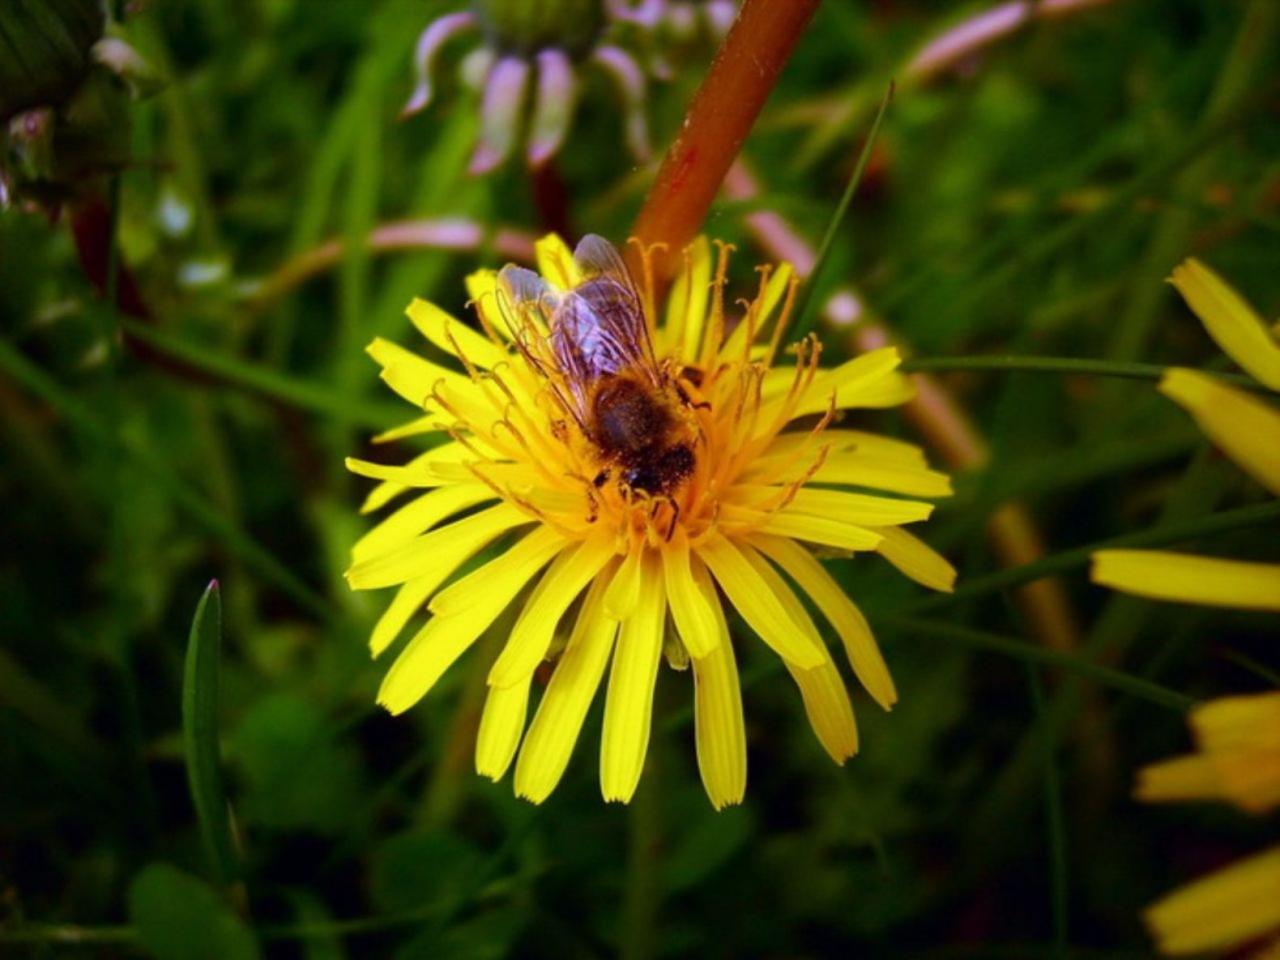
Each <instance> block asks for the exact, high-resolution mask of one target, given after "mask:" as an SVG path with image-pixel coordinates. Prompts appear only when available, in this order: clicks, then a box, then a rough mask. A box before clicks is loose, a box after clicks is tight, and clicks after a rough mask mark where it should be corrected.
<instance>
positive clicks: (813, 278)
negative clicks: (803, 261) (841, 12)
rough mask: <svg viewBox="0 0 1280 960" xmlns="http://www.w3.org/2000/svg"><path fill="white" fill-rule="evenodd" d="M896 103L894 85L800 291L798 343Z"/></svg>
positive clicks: (887, 92)
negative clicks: (892, 103)
mask: <svg viewBox="0 0 1280 960" xmlns="http://www.w3.org/2000/svg"><path fill="white" fill-rule="evenodd" d="M892 99H893V84H892V83H890V84H889V87H888V89H887V90H885V92H884V99H883V100H881V101H880V109H879V110H878V111H877V112H876V118H875V120H874V121H873V122H872V124H871V132H870V133H868V134H867V141H866V143H864V144H863V145H862V153H860V154H859V155H858V163H857V165H856V166H854V168H853V175H852V176H851V177H849V182H848V183H847V184H845V187H844V193H843V194H842V195H841V197H840V202H839V203H838V204H836V209H835V212H834V213H833V214H832V215H831V219H830V220H829V221H828V222H827V229H826V232H825V233H823V235H822V243H821V244H819V246H818V253H817V256H816V257H815V258H814V261H813V271H812V272H811V273H810V274H809V276H808V277H806V278H805V281H804V287H803V289H802V290H801V291H800V300H799V303H797V304H796V308H795V317H796V325H795V327H794V329H793V330H792V334H791V335H792V337H793V338H794V339H798V338H800V337H802V336H804V335H805V334H806V333H808V332H809V329H810V328H811V327H812V326H813V320H814V309H815V308H814V305H813V296H814V293H815V291H816V290H817V289H818V281H819V280H821V279H822V271H823V269H824V268H825V267H826V265H827V260H828V258H829V257H830V256H831V247H832V245H833V244H834V243H835V239H836V233H837V232H838V231H839V229H840V224H842V223H844V218H845V215H846V214H847V213H848V212H849V205H850V204H851V203H853V195H854V194H855V193H856V192H857V190H858V184H859V183H861V182H862V174H863V173H864V172H865V171H866V169H867V163H868V161H870V159H871V150H872V148H873V147H875V144H876V137H877V136H878V135H879V133H880V123H881V122H882V121H883V120H884V115H885V112H886V111H887V110H888V109H889V101H891V100H892Z"/></svg>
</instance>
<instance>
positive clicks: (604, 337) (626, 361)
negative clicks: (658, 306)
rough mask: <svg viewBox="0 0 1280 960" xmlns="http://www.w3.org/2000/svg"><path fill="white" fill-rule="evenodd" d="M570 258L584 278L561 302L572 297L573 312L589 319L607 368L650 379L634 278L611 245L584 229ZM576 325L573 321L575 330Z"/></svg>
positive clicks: (649, 348)
mask: <svg viewBox="0 0 1280 960" xmlns="http://www.w3.org/2000/svg"><path fill="white" fill-rule="evenodd" d="M573 259H574V262H575V263H576V264H577V265H578V269H579V270H581V271H582V275H583V278H584V279H583V282H582V283H581V284H579V286H578V287H577V288H576V289H575V290H574V291H572V292H571V293H570V294H569V295H568V297H567V298H566V306H567V302H568V301H569V300H571V299H573V298H574V297H576V298H577V299H578V301H579V306H578V308H577V309H576V311H575V312H576V313H578V314H579V316H581V315H583V314H588V315H589V316H590V317H591V318H592V321H591V322H592V324H593V325H594V327H595V339H596V340H597V341H598V342H599V343H600V350H601V356H602V359H605V360H606V362H607V363H608V372H610V373H617V372H619V371H621V370H622V369H624V368H627V367H640V368H641V369H642V370H643V371H644V372H645V373H646V374H647V375H648V376H649V377H650V378H651V379H652V380H653V381H654V382H655V383H656V382H657V379H658V363H657V360H656V359H655V357H654V353H653V343H652V341H651V340H650V337H649V324H648V322H647V320H646V318H645V315H644V307H643V305H642V302H641V299H640V294H639V292H638V291H637V290H636V284H635V280H634V279H632V276H631V271H629V270H628V269H627V265H626V264H625V263H624V262H623V260H622V257H621V256H620V255H619V253H618V250H617V248H616V247H614V245H613V244H612V243H610V242H609V241H608V240H606V239H605V238H604V237H601V236H599V235H598V234H594V233H589V234H587V235H586V236H585V237H583V238H582V239H581V240H580V241H579V242H578V245H577V247H575V248H574V251H573ZM562 312H563V311H562ZM582 326H583V324H582V322H581V321H579V329H581V328H582Z"/></svg>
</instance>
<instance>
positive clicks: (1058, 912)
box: [1027, 666, 1067, 960]
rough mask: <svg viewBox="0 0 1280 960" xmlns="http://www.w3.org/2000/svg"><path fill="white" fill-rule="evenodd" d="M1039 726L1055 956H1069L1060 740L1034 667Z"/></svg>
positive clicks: (1061, 959)
mask: <svg viewBox="0 0 1280 960" xmlns="http://www.w3.org/2000/svg"><path fill="white" fill-rule="evenodd" d="M1027 676H1028V679H1029V682H1030V685H1031V700H1032V702H1033V703H1034V705H1035V712H1036V725H1037V726H1038V727H1040V731H1041V741H1042V743H1043V747H1044V811H1045V821H1046V825H1047V827H1048V831H1049V864H1050V907H1051V910H1052V914H1053V945H1054V950H1053V956H1054V958H1055V960H1064V958H1065V957H1066V955H1067V827H1066V820H1065V818H1064V817H1063V812H1062V778H1061V777H1060V776H1059V775H1058V761H1057V737H1056V736H1054V733H1053V731H1051V730H1049V729H1048V727H1047V726H1046V724H1045V723H1044V717H1045V699H1044V684H1043V683H1042V682H1041V680H1040V674H1039V672H1038V671H1037V670H1036V669H1035V668H1034V667H1030V666H1029V667H1028V668H1027Z"/></svg>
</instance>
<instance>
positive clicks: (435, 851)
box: [370, 830, 484, 913]
mask: <svg viewBox="0 0 1280 960" xmlns="http://www.w3.org/2000/svg"><path fill="white" fill-rule="evenodd" d="M483 867H484V861H483V858H482V857H481V855H480V851H478V850H477V849H476V848H475V847H473V846H472V845H471V844H469V843H467V842H466V841H465V840H463V839H462V838H460V837H457V836H454V835H453V834H451V833H446V832H444V831H441V830H413V831H410V832H407V833H401V834H397V835H396V836H394V837H392V838H391V839H389V840H387V841H386V842H385V843H383V844H382V846H381V847H379V848H378V850H377V852H376V853H375V854H374V858H373V866H372V871H371V874H372V875H371V877H370V886H371V888H372V889H371V891H370V893H371V896H372V898H373V902H374V903H375V904H376V905H377V906H378V907H379V908H380V909H382V910H385V911H386V912H388V913H397V912H400V911H404V910H412V909H414V908H419V907H424V906H428V905H431V904H437V903H443V902H444V901H446V900H451V899H452V898H454V897H456V896H457V895H458V893H459V891H462V890H467V889H470V888H471V887H472V886H473V885H474V884H475V883H476V881H477V880H478V879H479V877H480V876H481V875H482V872H483Z"/></svg>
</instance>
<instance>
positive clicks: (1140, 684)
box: [875, 616, 1195, 712]
mask: <svg viewBox="0 0 1280 960" xmlns="http://www.w3.org/2000/svg"><path fill="white" fill-rule="evenodd" d="M875 622H876V623H877V624H880V625H883V626H884V627H887V628H889V629H892V630H898V631H900V632H902V633H907V634H910V635H911V636H913V637H924V638H926V639H934V640H943V641H950V642H954V643H957V644H960V645H961V646H965V647H969V648H970V649H973V650H984V651H987V652H990V653H998V654H1001V655H1003V656H1007V657H1012V658H1013V659H1015V660H1021V661H1023V662H1024V663H1029V664H1044V665H1046V666H1052V667H1061V668H1063V669H1065V670H1070V671H1073V672H1075V673H1079V674H1082V675H1084V676H1087V677H1090V678H1092V679H1094V680H1097V681H1098V682H1099V683H1102V684H1105V685H1106V686H1109V687H1112V688H1114V689H1116V690H1120V691H1123V692H1124V693H1128V694H1130V695H1132V696H1135V697H1139V698H1141V699H1143V700H1147V701H1149V702H1150V703H1154V704H1158V705H1159V706H1162V707H1168V708H1169V709H1172V710H1178V711H1181V712H1185V711H1187V710H1189V709H1191V707H1192V706H1193V705H1194V704H1195V700H1194V699H1193V698H1191V697H1188V696H1187V695H1186V694H1184V693H1179V692H1178V691H1176V690H1170V689H1169V688H1168V687H1164V686H1161V685H1160V684H1158V683H1155V682H1154V681H1151V680H1145V679H1143V678H1142V677H1135V676H1133V675H1131V674H1128V673H1125V672H1124V671H1122V670H1116V669H1114V668H1112V667H1104V666H1103V665H1102V664H1099V663H1094V662H1093V661H1092V660H1087V659H1085V658H1084V657H1082V656H1079V655H1078V654H1073V653H1064V652H1063V651H1061V650H1054V649H1052V648H1050V647H1043V646H1040V645H1038V644H1035V643H1032V642H1031V641H1029V640H1015V639H1013V638H1012V637H1003V636H1000V635H999V634H995V633H987V632H986V631H984V630H971V629H970V628H968V627H961V626H957V625H955V624H953V623H947V622H945V621H942V620H917V619H913V618H910V617H892V616H883V617H876V618H875Z"/></svg>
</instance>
